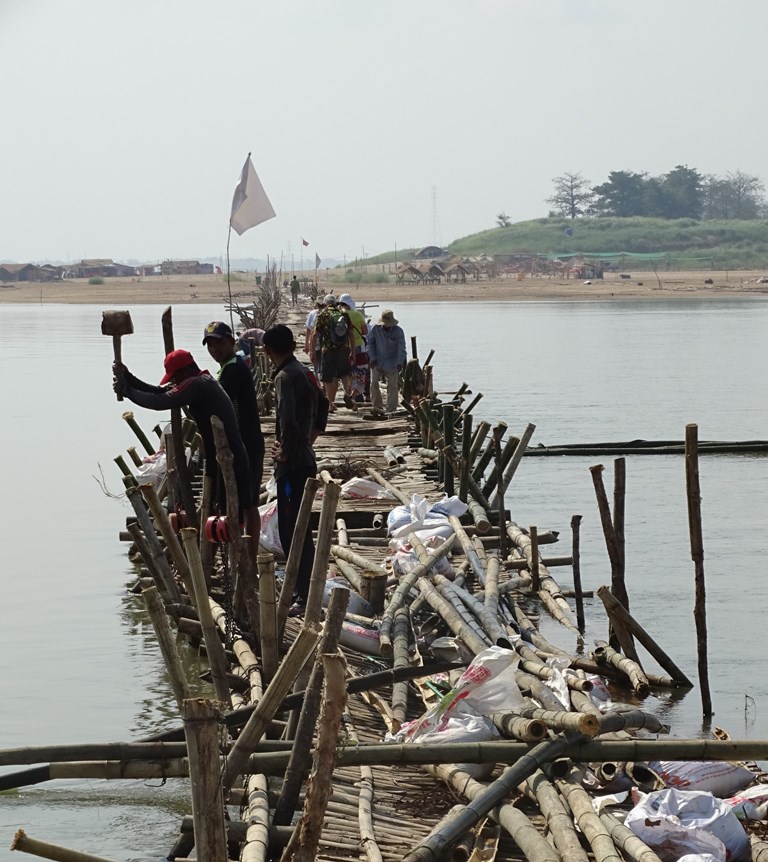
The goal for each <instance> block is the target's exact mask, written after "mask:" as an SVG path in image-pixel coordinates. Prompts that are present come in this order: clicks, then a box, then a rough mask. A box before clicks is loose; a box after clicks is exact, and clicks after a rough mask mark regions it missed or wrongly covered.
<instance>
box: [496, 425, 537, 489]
mask: <svg viewBox="0 0 768 862" xmlns="http://www.w3.org/2000/svg"><path fill="white" fill-rule="evenodd" d="M535 430H536V426H535V425H534V424H532V423H530V422H529V423H528V425H526V426H525V431H523V433H522V434H521V436H520V442H519V443H518V444H517V446H516V447H515V451H514V454H513V455H512V457H511V458H510V461H509V463H508V464H507V466H506V468H505V469H504V476H503V477H502V481H501V482H499V483H498V487H497V490H496V494H497V495H500V496H503V495H504V494H506V493H507V488H509V483H510V482H511V481H512V478H513V477H514V475H515V473H516V472H517V468H518V466H519V465H520V462H521V461H522V460H523V455H525V450H526V449H527V448H528V444H529V443H530V442H531V437H533V432H534V431H535Z"/></svg>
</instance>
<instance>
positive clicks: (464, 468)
mask: <svg viewBox="0 0 768 862" xmlns="http://www.w3.org/2000/svg"><path fill="white" fill-rule="evenodd" d="M471 449H472V414H471V413H467V414H465V415H464V418H463V420H462V425H461V475H460V477H459V499H460V500H464V502H465V503H466V502H467V499H468V497H469V470H470V467H471V466H472V462H471V461H470V452H471Z"/></svg>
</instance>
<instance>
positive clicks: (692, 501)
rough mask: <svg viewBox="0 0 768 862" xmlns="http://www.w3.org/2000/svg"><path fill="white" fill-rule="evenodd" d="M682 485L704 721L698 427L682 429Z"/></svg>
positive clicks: (707, 697)
mask: <svg viewBox="0 0 768 862" xmlns="http://www.w3.org/2000/svg"><path fill="white" fill-rule="evenodd" d="M685 485H686V492H687V497H688V531H689V535H690V540H691V559H692V560H693V565H694V582H695V585H696V600H695V604H694V610H693V618H694V621H695V623H696V654H697V656H698V672H699V688H700V689H701V710H702V714H703V716H704V718H709V717H710V716H711V715H712V695H711V693H710V690H709V672H708V663H709V659H708V656H707V588H706V581H705V579H704V538H703V536H702V529H701V487H700V485H699V426H698V425H696V424H693V423H691V424H690V425H686V426H685Z"/></svg>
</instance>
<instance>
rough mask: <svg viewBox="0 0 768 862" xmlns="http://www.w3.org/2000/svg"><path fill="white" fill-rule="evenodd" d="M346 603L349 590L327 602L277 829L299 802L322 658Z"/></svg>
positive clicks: (335, 640)
mask: <svg viewBox="0 0 768 862" xmlns="http://www.w3.org/2000/svg"><path fill="white" fill-rule="evenodd" d="M348 601H349V590H344V589H334V590H332V591H331V597H330V600H329V602H328V610H327V613H326V618H325V625H324V627H323V634H322V638H321V640H320V643H319V645H318V651H317V658H316V659H315V663H314V665H313V666H312V672H311V673H310V676H309V681H308V683H307V688H306V691H305V692H304V702H303V703H302V706H301V713H300V715H299V719H298V723H297V725H296V735H295V738H294V742H293V747H292V749H291V758H290V760H289V762H288V766H287V768H286V770H285V776H284V778H283V784H282V787H281V789H280V795H279V797H278V799H277V803H276V804H275V813H274V817H273V819H272V822H273V823H274V824H276V825H278V826H280V825H285V826H287V825H288V824H289V823H290V822H291V821H292V819H293V814H294V811H295V810H296V806H297V804H298V801H299V793H300V791H301V785H302V782H303V781H304V776H305V775H306V772H307V770H308V769H309V766H310V763H311V762H312V739H313V736H314V734H315V725H316V724H317V718H318V715H319V714H320V706H321V700H322V687H323V678H324V671H323V668H324V664H323V657H324V656H325V655H329V654H331V653H335V652H336V650H337V649H338V645H339V634H340V633H341V627H342V624H343V622H344V615H345V613H346V611H347V603H348Z"/></svg>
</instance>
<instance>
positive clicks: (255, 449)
mask: <svg viewBox="0 0 768 862" xmlns="http://www.w3.org/2000/svg"><path fill="white" fill-rule="evenodd" d="M248 331H249V330H246V332H248ZM259 331H260V332H262V337H263V331H262V330H259ZM203 344H204V345H205V346H206V347H207V348H208V353H210V354H211V356H212V358H213V359H215V360H216V362H218V363H219V372H218V378H219V383H221V385H222V387H223V388H224V391H225V392H226V393H227V395H229V398H230V401H231V402H232V404H233V406H234V408H235V415H236V416H237V425H238V428H239V429H240V436H241V437H242V440H243V443H244V445H245V451H246V452H247V453H248V466H249V470H250V476H251V495H250V496H251V501H252V502H253V505H252V506H251V508H250V509H248V511H247V513H246V525H247V527H248V535H249V537H250V539H249V550H250V553H251V559H252V560H253V562H254V563H255V562H256V557H257V556H258V554H259V536H260V535H261V517H260V515H259V506H258V502H259V495H260V494H261V476H262V473H263V471H264V434H263V433H262V431H261V421H260V419H259V405H258V403H257V401H256V388H255V386H254V385H253V377H252V376H251V372H250V371H249V370H248V366H247V365H246V363H245V360H244V359H243V358H242V357H241V356H240V355H239V354H238V353H237V352H236V348H237V342H236V341H235V339H234V336H233V335H232V330H231V328H230V327H229V324H227V323H224V321H222V320H214V321H212V322H211V323H209V324H208V326H206V327H205V331H204V332H203Z"/></svg>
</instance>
